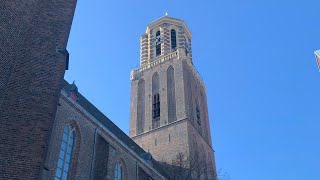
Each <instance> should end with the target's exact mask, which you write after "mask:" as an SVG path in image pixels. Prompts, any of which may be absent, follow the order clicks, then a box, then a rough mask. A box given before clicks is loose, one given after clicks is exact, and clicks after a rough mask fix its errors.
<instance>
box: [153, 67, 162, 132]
mask: <svg viewBox="0 0 320 180" xmlns="http://www.w3.org/2000/svg"><path fill="white" fill-rule="evenodd" d="M159 126H160V94H159V74H158V73H155V74H154V75H153V76H152V129H154V128H157V127H159Z"/></svg>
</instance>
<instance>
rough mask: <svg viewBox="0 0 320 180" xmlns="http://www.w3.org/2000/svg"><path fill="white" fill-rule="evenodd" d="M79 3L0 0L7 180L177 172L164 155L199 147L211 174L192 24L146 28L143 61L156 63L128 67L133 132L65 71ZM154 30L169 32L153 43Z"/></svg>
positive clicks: (170, 22) (0, 171)
mask: <svg viewBox="0 0 320 180" xmlns="http://www.w3.org/2000/svg"><path fill="white" fill-rule="evenodd" d="M75 7H76V0H69V1H66V0H63V1H62V0H52V1H45V0H42V1H40V0H33V1H26V2H25V1H23V2H22V1H15V0H4V2H2V3H1V5H0V10H1V16H0V32H1V33H0V39H1V41H0V58H1V61H0V120H1V122H2V124H1V126H0V138H1V139H0V150H1V152H0V179H1V180H2V179H3V180H4V179H6V180H7V179H56V180H59V179H77V180H78V179H80V180H81V179H83V180H87V179H97V180H100V179H108V180H109V179H114V180H118V179H119V180H120V179H121V180H122V179H124V180H131V179H142V180H145V179H155V180H157V179H159V180H160V179H174V178H172V176H171V174H170V173H169V170H168V169H167V168H170V166H165V165H167V164H163V162H170V160H172V159H174V157H175V156H176V152H178V151H181V152H182V151H185V152H186V153H187V154H188V155H189V154H191V153H193V154H195V153H196V152H199V154H200V158H201V159H202V160H204V161H205V162H206V165H207V166H208V167H209V168H208V169H207V171H206V174H203V175H201V179H213V177H214V176H213V175H214V174H215V163H214V153H213V149H212V144H211V137H210V129H209V120H208V116H207V106H206V97H205V86H204V84H203V83H202V80H201V78H200V77H199V75H198V74H197V72H196V70H195V69H194V67H193V65H192V58H191V57H192V55H191V47H190V46H189V45H190V41H191V33H190V32H189V30H188V28H187V27H186V25H185V24H184V23H183V22H182V21H180V20H177V19H173V18H169V17H164V18H161V19H160V20H158V21H156V22H154V23H152V24H151V25H150V26H148V28H149V29H148V28H147V33H146V34H145V35H143V36H142V37H141V68H142V69H143V68H147V67H149V66H152V67H153V68H152V69H144V70H141V68H140V70H141V71H133V73H132V74H131V79H132V96H131V125H130V136H131V137H132V138H130V137H129V136H127V135H126V134H125V133H124V132H123V131H122V130H121V129H119V128H118V127H117V126H116V125H115V124H114V123H113V122H112V121H111V120H110V119H108V118H107V117H106V116H105V115H104V114H103V113H101V112H100V111H99V110H98V109H97V108H96V107H95V106H94V105H93V104H91V103H90V102H89V101H88V100H87V99H86V98H85V97H84V96H82V95H81V94H80V93H79V92H78V88H77V87H76V85H75V84H74V83H72V84H69V83H68V82H66V81H65V80H64V79H63V76H64V72H65V70H66V69H67V68H68V61H69V54H68V51H67V50H66V45H67V41H68V36H69V32H70V28H71V24H72V19H73V14H74V11H75ZM158 25H159V26H158ZM154 27H158V29H159V30H160V31H159V33H160V34H161V36H159V34H154V33H153V32H156V31H155V29H154ZM172 29H174V30H175V32H176V36H175V37H176V38H177V41H176V44H175V45H174V46H175V47H174V48H172V45H173V44H172V43H171V42H172V39H170V37H169V36H168V35H169V34H170V33H171V31H172ZM171 34H172V33H171ZM154 37H164V38H162V39H158V40H157V42H156V43H154V44H155V46H154V48H151V47H153V46H152V45H151V43H153V39H154ZM170 43H171V45H170ZM159 48H160V49H159ZM172 50H173V51H172ZM159 53H160V56H159ZM159 57H161V58H160V59H159ZM158 60H160V61H158ZM162 60H163V61H162ZM164 61H165V62H164ZM142 71H143V72H144V74H142ZM155 72H157V73H156V75H154V74H155ZM164 75H167V76H164ZM142 78H143V79H144V81H141V79H142ZM152 81H154V82H156V83H153V85H152V84H151V83H150V82H152ZM139 82H140V85H139ZM141 83H142V84H143V85H144V86H142V85H141ZM190 87H192V88H190ZM137 88H140V89H139V90H137ZM148 94H150V95H151V94H152V95H153V94H158V96H157V98H156V99H155V100H154V101H149V99H150V97H149V96H148ZM138 101H139V102H138ZM141 102H143V104H144V105H143V106H141V104H142V103H141ZM193 102H195V103H193ZM139 104H140V105H139ZM151 106H154V107H156V109H152V108H151ZM147 107H149V109H148V108H147ZM167 107H168V108H167ZM165 109H166V110H165ZM151 116H152V117H153V119H157V121H150V117H151ZM155 137H157V138H155ZM170 143H171V144H170ZM173 144H174V145H173ZM139 145H141V147H140V146H139ZM157 145H158V146H157ZM165 149H166V150H165ZM200 149H202V150H204V151H203V152H204V153H200V151H199V150H200ZM149 151H150V152H151V153H152V154H150V153H149ZM207 161H208V162H207ZM165 167H166V169H165ZM190 178H191V177H190Z"/></svg>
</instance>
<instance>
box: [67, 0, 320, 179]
mask: <svg viewBox="0 0 320 180" xmlns="http://www.w3.org/2000/svg"><path fill="white" fill-rule="evenodd" d="M166 11H168V14H169V16H172V17H176V18H179V19H182V20H184V21H185V22H186V24H187V25H188V27H189V28H190V30H191V32H192V34H193V41H192V47H193V61H194V64H195V66H196V68H197V70H198V71H199V72H200V74H201V76H202V77H203V79H204V82H205V84H206V85H207V96H208V106H209V116H210V125H211V136H212V140H213V146H214V150H215V151H216V154H215V157H216V164H217V167H218V168H222V169H224V170H225V171H227V172H229V173H230V175H231V178H232V180H270V179H272V180H284V179H285V180H320V117H319V116H320V73H319V72H318V70H317V65H316V61H315V58H314V54H313V51H314V50H317V49H320V1H319V0H300V1H298V0H290V1H289V0H282V1H280V0H263V1H262V0H241V1H239V0H202V1H191V0H190V1H187V0H184V1H182V0H163V1H151V0H139V1H132V0H127V1H123V0H95V1H83V0H79V1H78V5H77V9H76V13H75V17H74V21H73V26H72V30H71V34H70V39H69V44H68V50H69V52H70V70H68V71H67V73H66V77H65V78H66V79H67V80H68V81H69V82H72V81H73V80H76V84H77V85H78V88H79V91H80V92H81V93H82V94H84V95H85V96H86V97H87V98H88V99H89V100H90V101H91V102H92V103H93V104H94V105H95V106H97V107H98V108H99V109H100V110H101V111H102V112H103V113H105V114H106V115H107V116H108V117H109V118H110V119H112V120H113V121H114V123H115V124H117V125H118V126H119V127H120V128H121V129H122V130H123V131H124V132H126V133H128V130H129V111H130V79H129V75H130V71H131V70H132V69H134V68H137V67H138V65H139V43H140V42H139V38H140V35H141V34H142V33H144V32H145V28H146V25H147V24H149V23H150V22H151V21H153V20H155V19H157V18H160V17H161V16H163V15H164V14H165V12H166Z"/></svg>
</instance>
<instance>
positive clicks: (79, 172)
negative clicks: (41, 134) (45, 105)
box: [46, 95, 162, 180]
mask: <svg viewBox="0 0 320 180" xmlns="http://www.w3.org/2000/svg"><path fill="white" fill-rule="evenodd" d="M59 104H60V106H59V107H58V110H57V115H56V119H55V125H54V130H53V131H54V133H53V136H52V138H51V142H50V151H49V156H48V158H47V162H48V163H47V164H48V169H49V172H50V173H48V174H47V176H46V179H53V178H54V176H55V173H56V168H57V162H58V156H59V151H60V145H61V139H62V132H63V128H64V127H65V126H66V125H68V124H71V125H72V126H73V127H75V128H76V130H75V134H76V138H75V143H76V146H74V148H73V152H74V155H73V156H72V161H71V174H70V175H69V178H70V179H90V178H91V177H92V178H93V179H99V180H100V179H114V168H115V165H116V163H117V162H121V163H122V165H123V166H124V167H125V168H124V169H125V173H124V174H125V177H127V178H128V179H135V177H136V176H137V167H141V168H142V169H143V170H144V171H145V172H147V173H148V174H149V175H151V177H153V178H154V179H162V178H161V177H160V176H158V175H157V174H156V173H155V171H154V170H153V169H150V168H148V167H146V165H145V164H144V163H143V162H142V161H141V160H140V159H137V158H136V157H135V156H134V155H132V153H131V152H130V151H129V150H128V149H126V148H124V144H122V143H123V142H122V143H121V142H120V141H119V140H118V139H115V138H114V137H113V136H112V135H111V134H110V133H109V132H108V131H106V130H105V128H103V126H102V125H101V124H99V123H98V122H97V121H96V120H94V119H92V118H91V117H90V115H88V114H87V112H83V111H82V110H79V108H78V107H77V106H76V104H77V102H75V101H73V100H71V99H70V98H68V97H65V96H64V95H63V96H62V97H61V98H60V100H59Z"/></svg>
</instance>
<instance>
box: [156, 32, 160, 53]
mask: <svg viewBox="0 0 320 180" xmlns="http://www.w3.org/2000/svg"><path fill="white" fill-rule="evenodd" d="M160 55H161V35H160V31H157V33H156V56H160Z"/></svg>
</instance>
